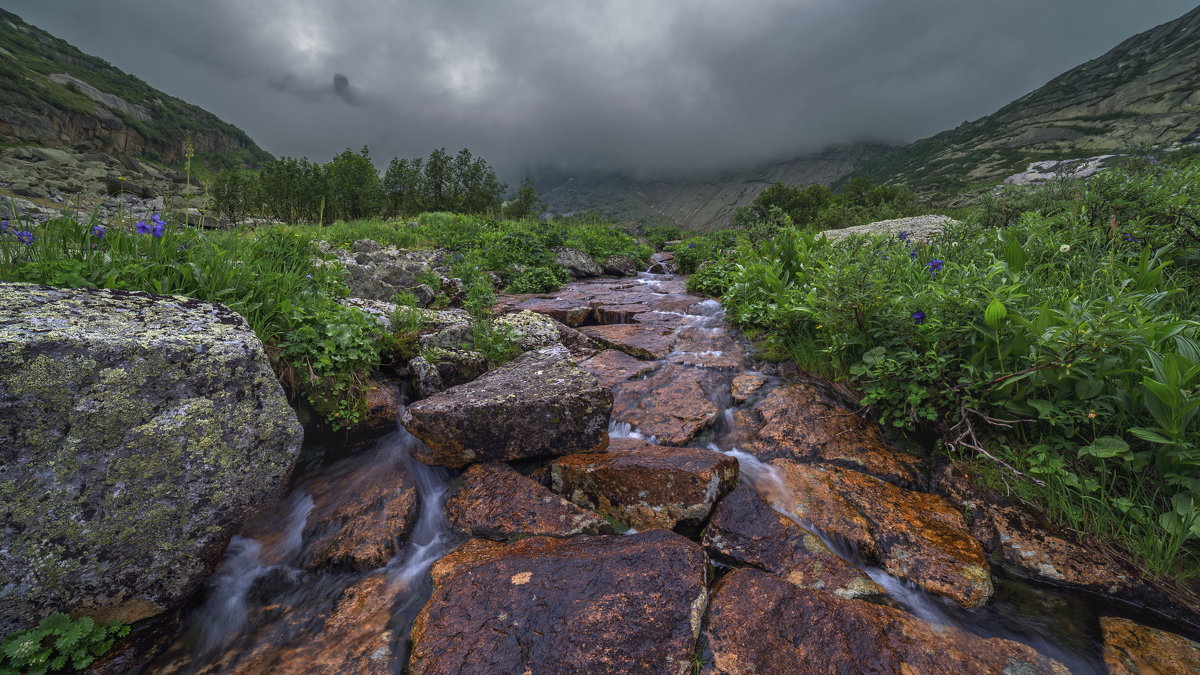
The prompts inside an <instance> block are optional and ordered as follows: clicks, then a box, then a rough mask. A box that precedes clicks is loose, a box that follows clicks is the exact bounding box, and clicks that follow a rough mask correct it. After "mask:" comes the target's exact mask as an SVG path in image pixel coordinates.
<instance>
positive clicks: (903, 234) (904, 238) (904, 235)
mask: <svg viewBox="0 0 1200 675" xmlns="http://www.w3.org/2000/svg"><path fill="white" fill-rule="evenodd" d="M909 236H910V235H909V234H908V233H907V232H905V231H904V230H900V231H899V232H897V233H896V238H897V239H899V240H900V241H908V237H909Z"/></svg>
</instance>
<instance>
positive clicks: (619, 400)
mask: <svg viewBox="0 0 1200 675" xmlns="http://www.w3.org/2000/svg"><path fill="white" fill-rule="evenodd" d="M713 386H714V385H713V383H712V381H711V380H710V378H709V377H708V376H707V375H706V374H705V373H704V372H703V371H701V370H697V369H695V368H688V367H685V366H677V365H671V364H668V365H664V366H662V367H661V368H659V369H658V370H657V371H655V372H654V373H653V374H651V375H650V376H649V377H647V378H645V379H641V380H632V381H629V382H625V383H623V384H621V385H618V386H617V387H616V388H615V392H616V398H615V400H614V403H613V419H614V420H616V421H618V422H628V423H629V424H631V425H633V427H634V428H635V429H637V430H638V431H639V432H641V433H643V434H646V435H648V436H653V437H654V438H655V439H657V441H658V442H659V443H661V444H664V445H684V444H686V443H687V442H688V441H690V440H692V439H693V438H695V437H696V435H697V434H699V433H700V432H701V431H703V430H704V429H705V428H707V427H708V426H709V425H711V424H712V423H713V422H714V421H715V420H716V419H717V415H718V413H719V412H720V411H719V410H717V406H716V405H714V404H713V402H712V400H711V398H710V391H709V390H710V389H712V388H713Z"/></svg>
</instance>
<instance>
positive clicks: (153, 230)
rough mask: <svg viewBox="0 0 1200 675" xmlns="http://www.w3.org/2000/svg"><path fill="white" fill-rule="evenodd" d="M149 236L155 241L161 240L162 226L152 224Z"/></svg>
mask: <svg viewBox="0 0 1200 675" xmlns="http://www.w3.org/2000/svg"><path fill="white" fill-rule="evenodd" d="M150 234H152V235H154V238H155V239H162V236H163V224H162V223H154V226H153V227H151V228H150Z"/></svg>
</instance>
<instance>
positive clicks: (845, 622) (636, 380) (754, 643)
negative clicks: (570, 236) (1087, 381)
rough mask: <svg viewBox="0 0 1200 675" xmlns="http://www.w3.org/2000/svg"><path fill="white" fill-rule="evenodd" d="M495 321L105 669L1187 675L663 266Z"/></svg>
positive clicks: (1132, 581)
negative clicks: (477, 348)
mask: <svg viewBox="0 0 1200 675" xmlns="http://www.w3.org/2000/svg"><path fill="white" fill-rule="evenodd" d="M497 311H498V312H503V313H506V314H509V315H510V316H512V317H514V321H515V322H516V324H517V325H522V326H532V325H538V326H541V327H542V329H544V330H542V333H544V335H542V337H541V338H539V339H531V340H529V341H528V343H527V344H525V345H524V346H525V348H526V349H527V351H526V352H525V354H524V355H523V356H520V357H518V358H517V359H516V360H514V361H512V362H510V363H509V364H507V365H506V366H503V367H501V368H499V369H496V370H493V371H491V372H487V373H483V374H478V373H475V374H472V375H471V376H470V377H466V378H463V379H465V380H467V381H464V382H461V383H459V384H456V385H454V386H448V388H444V389H441V390H439V388H437V387H435V388H433V389H431V390H429V391H426V392H425V395H424V396H421V395H419V394H416V393H415V392H409V393H408V395H407V398H406V400H405V403H406V407H405V408H403V409H402V414H401V415H400V425H399V426H398V427H397V428H396V429H395V431H394V432H392V433H390V434H388V435H387V436H385V437H384V438H382V439H381V440H380V441H379V442H378V443H377V444H376V446H375V447H374V448H373V449H370V450H367V451H360V452H346V451H342V450H340V449H338V448H335V447H326V448H323V449H321V450H322V451H321V452H316V451H315V450H316V449H312V448H310V450H309V451H308V454H307V456H308V457H309V460H308V461H306V462H304V463H303V464H302V467H301V468H300V470H298V472H297V477H296V479H295V480H294V482H293V486H292V488H291V491H290V494H289V495H288V496H286V497H285V498H284V499H283V500H282V501H280V502H279V503H278V504H276V505H275V506H274V507H273V508H271V509H268V510H267V511H265V512H263V513H261V514H260V515H258V516H257V517H256V518H255V519H254V520H253V521H252V522H250V523H249V524H247V525H246V526H244V527H243V528H242V530H241V531H240V532H239V534H238V535H237V536H235V537H234V539H233V541H232V543H231V544H230V546H229V548H228V550H227V551H226V552H225V556H224V560H223V563H222V565H221V567H220V568H219V569H218V571H217V573H216V574H215V575H214V576H213V578H212V579H210V581H209V585H208V590H207V591H206V593H205V594H204V597H202V598H201V599H200V600H199V602H198V604H197V606H196V607H195V608H194V609H192V610H191V611H190V612H189V613H188V615H187V616H186V617H185V618H184V620H183V624H182V628H181V629H180V631H179V632H178V633H177V634H174V635H160V636H158V638H157V642H156V644H167V645H169V646H167V648H166V649H165V651H160V653H158V655H157V656H152V657H148V656H147V654H150V653H151V652H153V651H154V650H151V649H143V650H141V651H139V650H138V649H135V648H133V646H132V645H127V646H129V647H130V648H129V649H127V650H126V651H125V652H124V653H122V655H121V656H120V657H118V658H117V659H116V660H114V661H110V662H109V663H108V664H107V665H106V666H105V668H107V672H148V673H226V672H230V673H260V672H271V673H333V672H338V673H342V672H345V673H351V672H352V673H377V672H378V673H395V672H401V671H405V672H412V673H510V672H511V673H577V672H579V673H583V672H587V673H591V672H596V673H613V672H619V673H687V672H703V673H823V672H831V673H832V672H882V673H901V672H905V673H910V672H911V673H968V672H970V673H976V672H994V673H1067V672H1083V673H1089V672H1091V673H1104V672H1113V673H1117V672H1121V673H1124V672H1200V671H1198V669H1200V646H1198V645H1197V644H1196V643H1195V642H1192V641H1191V640H1194V639H1196V637H1197V635H1196V629H1195V625H1196V624H1194V623H1189V621H1194V620H1195V616H1196V615H1195V613H1194V611H1195V608H1190V609H1189V608H1187V607H1183V606H1179V605H1178V604H1176V605H1174V606H1173V611H1174V614H1172V615H1170V616H1165V615H1157V616H1154V615H1151V614H1147V613H1145V612H1142V613H1139V612H1137V611H1133V610H1132V609H1131V608H1130V607H1128V606H1126V607H1124V608H1122V607H1120V606H1118V605H1116V604H1113V603H1111V602H1108V601H1106V600H1104V598H1111V597H1116V596H1120V597H1125V598H1128V599H1135V598H1143V599H1144V598H1146V597H1158V596H1154V595H1153V593H1154V591H1153V589H1148V588H1145V587H1143V586H1142V585H1140V584H1139V583H1138V582H1137V580H1136V575H1134V574H1133V572H1132V571H1131V570H1128V569H1126V568H1124V567H1122V566H1121V565H1120V564H1119V563H1116V562H1113V561H1111V560H1110V559H1108V558H1107V557H1106V556H1104V555H1102V554H1100V553H1098V552H1096V551H1092V550H1090V549H1087V548H1086V547H1084V546H1082V545H1081V544H1080V543H1079V542H1076V541H1074V540H1073V539H1071V538H1070V537H1069V536H1067V535H1066V534H1064V533H1061V532H1055V531H1053V530H1050V529H1047V528H1046V527H1044V526H1041V525H1040V524H1038V523H1037V522H1036V521H1035V520H1033V519H1032V518H1031V517H1029V516H1028V515H1027V514H1024V513H1023V512H1021V511H1020V510H1019V509H1016V508H1015V507H1013V506H1011V505H1008V504H1004V503H1002V502H1000V501H999V500H997V499H995V498H992V497H989V496H987V495H982V494H979V493H978V492H976V491H975V490H974V489H973V488H972V487H971V485H970V482H969V481H967V480H966V477H965V476H962V475H961V474H959V473H956V472H955V471H954V470H953V469H952V468H947V467H944V466H940V465H938V464H937V463H936V462H934V461H933V460H931V459H930V458H928V457H919V456H916V455H913V454H907V453H905V452H901V451H900V450H898V449H897V448H896V447H895V446H894V444H893V443H891V442H890V441H889V440H888V439H887V438H885V437H884V436H883V435H882V434H881V433H880V431H879V429H878V428H877V427H876V425H875V424H874V423H873V422H872V421H870V420H869V419H867V418H865V417H864V416H863V415H862V414H861V411H860V410H859V409H858V408H857V406H856V405H854V404H853V402H852V401H848V400H846V398H845V397H843V396H841V395H840V394H839V393H838V389H837V388H836V387H833V386H831V385H829V384H828V383H825V382H821V381H818V380H813V379H811V378H807V377H805V376H803V375H802V374H799V373H789V372H787V371H786V369H781V368H778V367H774V366H770V365H767V364H762V363H759V362H756V361H755V360H753V359H752V358H751V356H750V353H749V350H748V348H747V346H746V345H745V344H744V342H743V341H742V340H740V339H739V337H738V336H737V335H736V333H735V332H734V331H732V330H731V329H730V328H729V327H728V326H727V325H726V324H725V323H724V322H723V321H722V319H721V309H720V306H719V304H718V303H717V302H716V301H714V300H711V299H708V300H706V299H704V298H701V297H697V296H694V295H690V294H688V293H687V292H686V290H685V287H684V280H683V279H682V278H679V277H673V276H666V275H649V274H642V275H639V276H637V277H633V278H624V279H595V280H589V281H581V282H576V283H572V284H569V285H567V286H566V287H564V288H563V289H562V290H560V291H559V292H556V293H553V294H547V295H536V296H513V297H506V298H503V299H502V300H501V302H500V303H499V305H498V306H497ZM522 312H532V313H533V314H534V315H537V316H540V317H543V320H545V321H547V323H545V324H544V325H543V324H539V323H537V321H535V320H531V319H528V318H525V319H519V318H518V317H521V316H528V315H524V314H520V313H522ZM549 319H553V321H549ZM535 333H536V331H534V330H532V329H530V330H529V331H528V334H530V335H532V334H535ZM537 334H538V335H541V333H537ZM542 338H544V339H542ZM563 341H566V342H569V343H570V344H567V345H562V344H561V342H563ZM1014 576H1019V577H1023V578H1025V579H1027V580H1032V581H1034V582H1050V583H1053V584H1055V586H1056V587H1057V588H1056V589H1050V588H1048V587H1047V586H1045V585H1042V584H1041V583H1034V584H1029V583H1024V582H1018V581H1014V580H1013V577H1014ZM1159 604H1161V605H1162V607H1165V608H1172V604H1171V602H1170V601H1169V599H1162V600H1161V602H1160V603H1159ZM1131 619H1133V620H1131ZM1148 624H1154V625H1148ZM1164 628H1165V629H1167V630H1162V629H1164ZM145 639H146V638H145V637H143V640H145Z"/></svg>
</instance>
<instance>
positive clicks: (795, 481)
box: [771, 459, 992, 607]
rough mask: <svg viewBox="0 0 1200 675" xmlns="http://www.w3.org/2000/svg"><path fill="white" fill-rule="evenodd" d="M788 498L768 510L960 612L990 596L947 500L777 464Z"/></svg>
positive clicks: (974, 551)
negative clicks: (841, 542)
mask: <svg viewBox="0 0 1200 675" xmlns="http://www.w3.org/2000/svg"><path fill="white" fill-rule="evenodd" d="M771 465H772V466H773V467H775V469H776V470H777V471H778V472H779V475H780V478H781V479H782V481H783V483H784V485H786V487H787V489H788V494H784V495H775V496H772V497H771V499H772V505H773V506H775V507H776V508H781V509H782V510H784V511H786V512H789V513H792V514H794V515H795V516H796V517H797V518H800V519H801V520H804V521H806V522H809V523H812V524H813V526H814V527H816V528H818V529H819V530H821V531H822V532H825V533H827V534H831V535H835V536H838V537H842V538H844V539H846V540H848V541H849V542H850V543H851V544H853V545H855V546H856V547H858V549H859V550H860V551H862V552H863V553H864V554H866V555H867V556H868V557H871V558H874V559H878V560H879V561H880V563H881V564H882V565H883V567H884V569H886V570H887V572H888V573H889V574H891V575H893V576H896V577H899V578H901V579H905V580H908V581H911V582H913V583H915V584H917V585H918V586H920V587H921V588H923V589H925V590H926V591H929V592H931V593H936V594H939V595H944V596H946V597H949V598H951V599H953V600H955V601H956V602H958V603H959V604H960V605H962V606H964V607H978V606H980V605H982V604H983V603H985V602H987V599H988V598H989V597H991V595H992V577H991V568H990V566H989V565H988V561H987V558H986V557H985V556H984V553H983V548H982V547H981V546H980V544H979V541H978V540H976V539H975V538H974V537H972V536H971V533H970V532H969V531H968V530H967V524H966V521H965V520H964V519H963V516H962V514H961V513H959V512H958V511H957V510H956V509H955V508H954V507H953V506H952V505H951V504H950V502H948V501H947V500H946V499H945V498H944V497H940V496H938V495H932V494H927V493H923V492H912V491H909V490H904V489H902V488H898V487H896V486H895V485H892V484H891V483H887V482H885V481H882V480H879V479H878V478H874V477H872V476H868V475H866V474H863V473H859V472H857V471H851V470H849V469H843V468H841V467H837V466H833V465H811V464H801V463H799V462H795V461H792V460H788V459H777V460H774V461H772V462H771Z"/></svg>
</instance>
